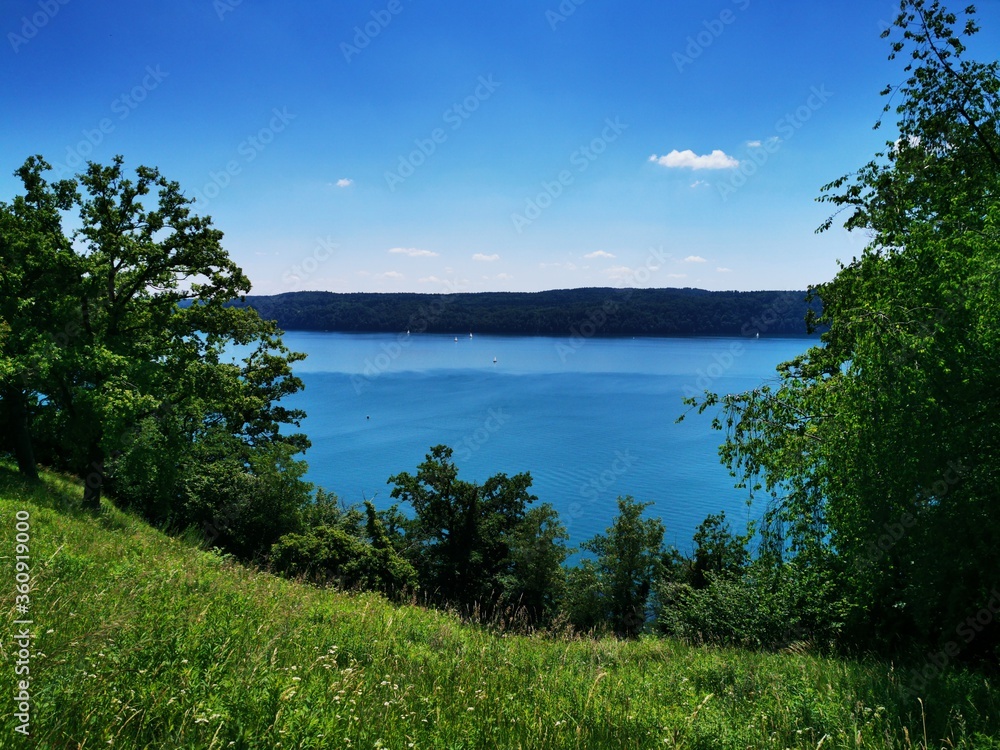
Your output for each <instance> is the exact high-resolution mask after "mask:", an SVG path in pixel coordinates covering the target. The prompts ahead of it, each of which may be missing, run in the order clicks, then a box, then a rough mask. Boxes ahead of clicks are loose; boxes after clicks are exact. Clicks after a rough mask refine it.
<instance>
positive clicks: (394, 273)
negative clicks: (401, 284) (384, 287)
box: [382, 271, 406, 279]
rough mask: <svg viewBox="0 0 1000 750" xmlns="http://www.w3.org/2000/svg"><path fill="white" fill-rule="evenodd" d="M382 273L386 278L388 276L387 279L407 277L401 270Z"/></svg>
mask: <svg viewBox="0 0 1000 750" xmlns="http://www.w3.org/2000/svg"><path fill="white" fill-rule="evenodd" d="M382 275H383V276H384V277H385V278H387V279H403V278H406V277H405V276H403V274H401V273H400V272H399V271H386V272H385V273H384V274H382Z"/></svg>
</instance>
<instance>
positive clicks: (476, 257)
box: [472, 253, 500, 263]
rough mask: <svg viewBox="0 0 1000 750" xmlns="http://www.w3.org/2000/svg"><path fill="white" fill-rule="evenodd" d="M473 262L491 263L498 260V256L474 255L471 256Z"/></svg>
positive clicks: (494, 254)
mask: <svg viewBox="0 0 1000 750" xmlns="http://www.w3.org/2000/svg"><path fill="white" fill-rule="evenodd" d="M472 259H473V260H478V261H481V262H482V263H492V262H493V261H495V260H500V256H499V255H497V254H496V253H493V255H483V253H476V254H475V255H473V256H472Z"/></svg>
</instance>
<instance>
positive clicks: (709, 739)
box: [0, 464, 1000, 749]
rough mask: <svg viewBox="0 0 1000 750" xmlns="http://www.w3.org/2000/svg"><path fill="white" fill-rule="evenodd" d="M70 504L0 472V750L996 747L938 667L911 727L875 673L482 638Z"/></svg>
mask: <svg viewBox="0 0 1000 750" xmlns="http://www.w3.org/2000/svg"><path fill="white" fill-rule="evenodd" d="M79 491H80V488H79V482H77V481H76V480H71V479H68V478H65V477H61V476H57V475H54V474H51V473H45V474H43V479H42V484H41V485H34V486H29V485H26V484H24V483H23V481H22V480H21V479H20V478H18V477H17V476H16V475H15V473H14V471H13V469H12V467H11V466H10V465H9V464H0V514H2V517H3V518H4V519H5V521H4V527H3V528H4V531H3V549H4V555H5V556H6V560H7V570H8V572H9V576H8V581H11V583H9V585H7V586H5V587H4V591H3V593H2V595H0V601H2V604H3V606H4V609H5V610H6V611H8V612H11V613H13V612H14V600H13V598H14V590H13V589H14V585H13V582H12V578H13V574H12V573H11V571H12V570H13V565H12V562H11V556H12V553H13V552H14V551H15V540H14V534H15V527H14V523H15V521H14V519H15V513H18V512H20V515H19V516H18V517H19V518H21V519H23V518H24V517H25V513H27V516H28V521H26V522H25V523H27V524H28V527H29V530H28V531H27V532H22V533H26V534H28V536H29V537H30V540H29V541H28V543H27V545H28V548H29V550H28V562H29V565H30V572H31V576H32V591H31V594H30V597H31V600H30V612H29V613H28V614H27V615H23V614H22V615H18V617H21V618H24V617H25V616H28V617H30V618H31V620H32V622H33V624H32V626H30V627H31V628H33V629H32V631H31V632H32V636H33V640H32V642H31V655H30V660H29V661H30V664H29V669H30V673H29V674H28V675H23V674H22V675H21V676H19V677H17V679H25V677H26V676H27V678H28V679H29V680H30V685H29V693H30V723H29V726H30V731H31V733H32V738H31V739H29V740H21V735H20V734H18V733H17V732H16V731H15V727H16V726H18V724H19V723H20V722H19V721H18V720H17V719H15V717H14V715H12V712H11V702H10V698H9V697H8V703H7V707H6V708H5V709H4V717H3V727H2V730H0V731H2V733H3V734H2V737H3V741H2V742H0V745H2V746H3V747H15V746H25V747H28V746H31V747H40V748H55V747H59V748H66V747H84V746H86V747H105V746H113V747H118V748H167V747H192V748H195V747H197V748H227V747H234V748H248V749H249V748H264V747H266V748H272V747H286V748H292V747H295V748H320V747H357V748H372V747H387V748H408V747H416V748H421V747H424V748H430V747H435V748H440V747H447V748H478V747H501V748H513V747H525V748H526V747H532V748H535V747H554V748H556V747H558V748H600V747H615V748H628V747H634V748H640V747H678V748H696V747H697V748H747V747H755V748H756V747H777V748H791V747H793V748H811V749H814V748H817V747H824V748H846V747H851V748H890V747H891V748H903V747H907V748H909V747H924V746H925V745H924V744H922V743H923V742H924V741H925V740H924V738H925V736H926V738H927V739H928V740H930V741H933V742H935V743H936V744H935V746H948V747H964V748H973V747H975V748H984V747H1000V743H997V742H996V741H995V740H991V739H989V737H993V736H996V735H997V733H998V732H1000V719H998V712H1000V702H998V701H997V699H996V696H995V693H993V692H992V691H991V690H990V684H989V682H987V681H985V680H984V679H982V678H981V677H977V676H975V675H973V674H969V673H965V672H963V671H960V670H957V669H956V670H952V671H949V672H948V673H947V674H946V676H945V677H944V678H942V679H941V680H938V681H936V682H933V683H932V684H930V685H929V686H928V688H927V691H926V695H925V696H924V705H925V706H926V715H925V716H923V717H922V716H921V707H920V705H919V704H918V703H917V702H916V701H904V699H903V698H902V697H901V692H900V685H901V682H902V679H901V677H902V676H901V674H900V673H899V672H897V671H895V670H894V669H893V667H892V666H891V665H887V664H884V663H879V662H863V663H855V662H848V661H839V660H831V659H824V658H819V657H816V656H811V655H807V654H805V653H786V654H779V655H773V654H772V655H768V654H759V653H751V652H744V651H732V650H712V649H697V648H690V647H687V646H684V645H682V644H679V643H676V642H671V641H666V640H657V639H651V638H649V639H642V640H639V641H636V642H621V641H617V640H601V641H591V640H575V639H569V638H566V637H558V638H556V637H543V636H541V635H533V636H518V635H510V634H502V633H494V632H490V631H488V630H484V629H481V628H478V627H472V626H467V625H464V624H462V623H460V622H459V621H458V620H457V619H456V618H455V617H453V616H450V615H448V614H443V613H440V612H434V611H431V610H426V609H423V608H420V607H417V606H402V607H397V606H393V605H391V604H389V603H388V602H386V601H385V600H384V599H382V598H380V597H378V596H374V595H351V594H345V593H341V592H337V591H333V590H319V589H316V588H311V587H308V586H304V585H301V584H297V583H295V582H291V581H286V580H281V579H278V578H275V577H273V576H271V575H267V574H264V573H260V572H254V571H251V570H248V569H246V568H244V567H241V566H239V565H236V564H234V563H232V562H230V561H228V560H226V559H223V558H221V557H219V556H218V555H216V554H213V553H209V552H202V551H199V550H197V549H195V548H193V547H192V546H190V545H188V544H186V543H185V542H183V541H181V540H178V539H175V538H170V537H167V536H165V535H163V534H161V533H159V532H157V531H154V530H153V529H151V528H149V527H148V526H146V525H144V524H143V523H142V522H140V521H138V520H136V519H135V518H133V517H131V516H129V515H127V514H125V513H123V512H121V511H119V510H117V509H114V508H113V507H111V506H109V505H107V504H105V505H104V506H103V508H102V511H101V512H100V514H98V515H96V516H95V515H91V514H85V513H82V512H81V511H79V510H76V509H75V499H76V498H77V497H78V495H79ZM22 528H23V527H22ZM23 552H24V551H23V550H21V551H19V554H21V553H23ZM11 619H12V620H13V619H14V618H13V617H12V618H11ZM14 627H15V626H14V625H9V626H8V628H9V630H12V629H13V628H14ZM10 642H11V641H10V639H9V638H8V639H4V641H3V643H4V654H3V665H4V666H3V669H4V670H5V681H4V684H5V685H8V686H11V685H16V683H15V682H14V680H15V675H14V674H13V671H14V663H15V657H16V653H17V652H16V647H15V648H14V650H13V651H12V650H11V646H10V645H9V644H10ZM8 695H9V694H8ZM925 721H926V735H925V733H924V731H925V730H924V722H925Z"/></svg>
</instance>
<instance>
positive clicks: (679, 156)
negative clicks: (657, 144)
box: [649, 149, 740, 169]
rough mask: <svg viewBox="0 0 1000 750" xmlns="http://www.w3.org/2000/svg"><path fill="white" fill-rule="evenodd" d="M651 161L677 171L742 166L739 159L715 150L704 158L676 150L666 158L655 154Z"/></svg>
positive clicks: (691, 152) (690, 151) (703, 156)
mask: <svg viewBox="0 0 1000 750" xmlns="http://www.w3.org/2000/svg"><path fill="white" fill-rule="evenodd" d="M649 160H650V161H651V162H655V163H657V164H659V165H660V166H661V167H670V168H677V169H732V168H733V167H738V166H739V165H740V162H739V159H734V158H733V157H732V156H730V155H729V154H727V153H726V152H725V151H722V150H721V149H715V150H714V151H712V153H710V154H704V155H702V156H698V154H696V153H695V152H694V151H692V150H691V149H687V150H685V151H678V150H677V149H674V150H673V151H671V152H670V153H669V154H667V155H666V156H657V155H656V154H653V155H652V156H650V157H649Z"/></svg>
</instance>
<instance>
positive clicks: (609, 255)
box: [583, 250, 615, 258]
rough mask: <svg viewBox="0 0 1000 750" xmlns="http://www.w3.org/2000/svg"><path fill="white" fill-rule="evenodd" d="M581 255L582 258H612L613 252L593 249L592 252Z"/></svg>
mask: <svg viewBox="0 0 1000 750" xmlns="http://www.w3.org/2000/svg"><path fill="white" fill-rule="evenodd" d="M583 257H584V258H614V257H615V254H614V253H608V252H605V251H604V250H595V251H594V252H592V253H587V254H586V255H584V256H583Z"/></svg>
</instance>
